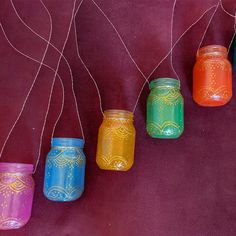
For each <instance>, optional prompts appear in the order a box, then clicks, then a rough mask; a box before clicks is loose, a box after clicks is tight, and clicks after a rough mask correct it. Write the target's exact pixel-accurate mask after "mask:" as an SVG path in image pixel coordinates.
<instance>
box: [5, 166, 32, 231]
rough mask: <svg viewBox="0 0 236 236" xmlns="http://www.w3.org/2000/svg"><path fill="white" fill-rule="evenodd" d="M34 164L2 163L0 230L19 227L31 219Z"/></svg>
mask: <svg viewBox="0 0 236 236" xmlns="http://www.w3.org/2000/svg"><path fill="white" fill-rule="evenodd" d="M32 173H33V165H31V164H22V163H6V162H2V163H0V230H8V229H17V228H20V227H22V226H24V225H25V224H26V223H27V222H28V221H29V219H30V216H31V210H32V203H33V196H34V180H33V178H32Z"/></svg>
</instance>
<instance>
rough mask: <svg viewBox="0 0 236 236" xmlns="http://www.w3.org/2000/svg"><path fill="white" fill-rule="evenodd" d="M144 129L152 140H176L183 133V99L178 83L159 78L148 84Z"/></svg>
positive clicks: (174, 80)
mask: <svg viewBox="0 0 236 236" xmlns="http://www.w3.org/2000/svg"><path fill="white" fill-rule="evenodd" d="M150 89H151V92H150V94H149V96H148V99H147V124H146V129H147V132H148V134H149V135H150V136H151V137H152V138H163V139H165V138H178V137H179V136H180V135H181V134H182V133H183V131H184V99H183V96H182V95H181V93H180V81H179V80H177V79H172V78H159V79H155V80H153V81H152V82H151V83H150Z"/></svg>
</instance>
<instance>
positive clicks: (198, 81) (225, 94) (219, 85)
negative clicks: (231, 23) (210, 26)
mask: <svg viewBox="0 0 236 236" xmlns="http://www.w3.org/2000/svg"><path fill="white" fill-rule="evenodd" d="M231 97H232V66H231V64H230V62H229V61H228V59H227V49H226V48H225V47H223V46H220V45H209V46H206V47H203V48H200V49H199V50H198V52H197V56H196V63H195V66H194V69H193V99H194V101H195V102H196V103H197V104H198V105H200V106H208V107H214V106H222V105H225V104H226V103H228V102H229V101H230V99H231Z"/></svg>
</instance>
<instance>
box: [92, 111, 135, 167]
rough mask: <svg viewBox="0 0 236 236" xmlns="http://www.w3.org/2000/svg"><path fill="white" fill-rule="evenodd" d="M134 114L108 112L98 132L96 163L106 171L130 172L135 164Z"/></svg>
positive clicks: (105, 113)
mask: <svg viewBox="0 0 236 236" xmlns="http://www.w3.org/2000/svg"><path fill="white" fill-rule="evenodd" d="M134 146H135V128H134V125H133V113H132V112H129V111H126V110H107V111H105V112H104V118H103V122H102V124H101V126H100V128H99V132H98V144H97V155H96V162H97V164H98V166H99V167H100V168H101V169H104V170H118V171H127V170H129V169H130V168H131V167H132V165H133V162H134Z"/></svg>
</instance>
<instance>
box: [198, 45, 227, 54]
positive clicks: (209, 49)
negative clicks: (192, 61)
mask: <svg viewBox="0 0 236 236" xmlns="http://www.w3.org/2000/svg"><path fill="white" fill-rule="evenodd" d="M211 53H218V54H227V48H226V47H225V46H222V45H218V44H213V45H207V46H204V47H201V48H199V49H198V51H197V57H199V56H201V55H204V54H211Z"/></svg>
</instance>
